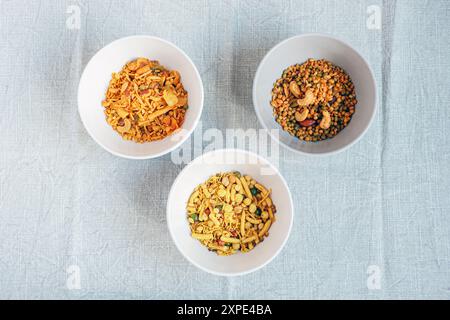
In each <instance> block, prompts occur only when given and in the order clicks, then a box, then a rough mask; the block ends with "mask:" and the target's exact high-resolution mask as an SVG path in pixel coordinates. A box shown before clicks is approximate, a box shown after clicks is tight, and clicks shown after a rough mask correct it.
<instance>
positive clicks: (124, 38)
mask: <svg viewBox="0 0 450 320" xmlns="http://www.w3.org/2000/svg"><path fill="white" fill-rule="evenodd" d="M130 39H151V40H157V41H161V42H163V43H165V44H167V45H169V46H170V47H172V48H173V49H175V50H177V51H179V52H180V53H181V55H182V56H184V58H185V59H186V60H187V61H188V62H189V63H190V64H191V66H192V67H193V68H194V73H195V76H196V77H197V79H198V81H199V85H200V109H199V111H198V114H197V115H196V117H195V119H194V123H193V126H192V128H191V129H189V130H186V134H184V135H183V136H182V138H181V139H179V141H177V143H175V144H174V145H173V146H172V147H170V148H168V149H166V150H163V151H161V152H158V153H156V154H153V155H142V156H132V155H126V154H123V153H120V152H116V151H113V150H111V149H110V148H108V147H107V146H105V145H103V144H102V143H100V141H99V140H98V139H97V138H96V137H95V135H94V134H93V133H92V132H91V130H90V129H89V128H88V126H87V125H86V123H85V122H84V119H83V116H82V113H81V108H80V97H81V89H80V88H81V83H82V82H83V81H84V80H85V77H86V70H87V69H88V67H90V66H91V64H92V63H93V60H94V58H95V57H97V56H98V55H99V54H101V53H103V51H106V50H107V49H109V47H111V46H113V45H114V44H116V43H118V42H121V41H126V40H130ZM204 99H205V94H204V88H203V81H202V77H201V76H200V73H199V72H198V69H197V67H196V65H195V64H194V62H193V61H192V59H191V58H190V57H189V56H188V55H187V54H186V53H185V52H184V51H183V50H182V49H180V48H179V47H178V46H176V45H175V44H173V43H172V42H170V41H168V40H165V39H162V38H159V37H156V36H150V35H132V36H126V37H122V38H119V39H116V40H114V41H112V42H110V43H108V44H107V45H105V46H104V47H102V48H101V49H100V50H98V51H97V52H96V53H95V54H94V55H93V56H92V57H91V58H90V59H89V62H88V63H87V64H86V66H85V67H84V69H83V72H82V74H81V77H80V80H79V82H78V92H77V104H78V115H79V117H80V119H81V122H82V123H83V126H84V128H85V129H86V131H87V132H88V134H89V136H90V137H91V138H92V140H94V141H95V142H96V143H97V144H98V145H99V146H101V147H102V148H103V149H104V150H106V151H108V152H109V153H111V154H113V155H115V156H117V157H121V158H125V159H130V160H146V159H154V158H158V157H161V156H163V155H166V154H168V153H170V152H172V151H174V150H175V149H177V148H178V147H180V146H181V145H182V144H183V143H184V142H185V141H186V140H187V139H188V138H189V137H190V136H191V134H192V132H194V130H195V128H197V125H198V122H199V121H200V118H201V115H202V113H203V105H204ZM167 138H169V137H166V139H167ZM149 143H151V142H149Z"/></svg>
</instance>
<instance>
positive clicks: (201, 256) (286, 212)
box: [167, 149, 294, 276]
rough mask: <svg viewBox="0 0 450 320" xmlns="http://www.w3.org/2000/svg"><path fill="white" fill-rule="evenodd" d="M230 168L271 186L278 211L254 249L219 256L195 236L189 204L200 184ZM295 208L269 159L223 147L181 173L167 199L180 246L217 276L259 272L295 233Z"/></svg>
mask: <svg viewBox="0 0 450 320" xmlns="http://www.w3.org/2000/svg"><path fill="white" fill-rule="evenodd" d="M227 171H240V172H241V173H244V174H248V175H250V176H252V177H253V178H254V179H255V180H257V181H259V182H260V183H262V184H263V185H264V186H266V187H267V188H271V189H272V200H273V203H274V205H275V206H276V208H277V213H276V214H275V216H276V221H275V223H274V224H273V225H272V226H271V228H270V230H269V236H268V237H267V238H265V239H264V241H263V242H261V243H260V244H258V245H257V246H256V247H255V248H254V249H253V250H252V251H250V252H248V253H240V252H238V253H236V254H234V255H231V256H218V255H217V254H216V253H214V252H210V251H208V249H207V248H206V247H205V246H203V245H202V244H201V243H200V242H199V241H198V240H196V239H194V238H192V237H191V232H190V229H189V223H188V221H187V218H186V204H187V201H188V199H189V196H190V195H191V193H192V191H193V190H194V188H195V187H196V186H197V185H199V184H201V183H203V182H204V181H206V180H207V179H208V178H209V177H210V176H212V175H214V174H216V173H219V172H227ZM293 211H294V209H293V203H292V197H291V193H290V191H289V188H288V186H287V184H286V181H285V180H284V179H283V177H282V176H281V174H280V173H279V171H278V170H277V169H276V168H275V167H274V166H273V165H272V164H271V163H269V161H267V160H266V159H264V158H262V157H260V156H258V155H256V154H254V153H251V152H247V151H243V150H237V149H223V150H217V151H211V152H208V153H205V154H203V155H202V156H200V157H198V158H196V159H195V160H194V161H192V162H191V163H190V164H189V165H187V166H186V167H185V168H184V169H183V171H181V173H180V174H179V175H178V177H177V178H176V180H175V182H174V183H173V185H172V188H171V190H170V193H169V198H168V200H167V224H168V227H169V232H170V235H171V236H172V239H173V241H174V242H175V245H176V247H177V248H178V250H179V251H180V252H181V254H182V255H183V256H184V257H185V258H186V259H187V260H189V261H190V262H191V263H192V264H194V265H195V266H197V267H198V268H200V269H202V270H204V271H207V272H210V273H212V274H215V275H222V276H236V275H243V274H246V273H250V272H253V271H256V270H257V269H259V268H262V267H263V266H264V265H266V264H267V263H269V262H270V261H271V260H272V259H274V258H275V257H276V256H277V255H278V253H279V252H280V251H281V249H282V248H283V246H284V244H285V243H286V241H287V239H288V237H289V234H290V232H291V228H292V222H293V216H294V215H293Z"/></svg>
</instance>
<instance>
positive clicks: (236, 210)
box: [186, 172, 276, 256]
mask: <svg viewBox="0 0 450 320" xmlns="http://www.w3.org/2000/svg"><path fill="white" fill-rule="evenodd" d="M186 210H187V219H188V221H189V226H190V229H191V235H192V237H193V238H195V239H197V240H199V241H200V242H201V244H203V245H204V246H206V247H207V248H208V249H209V250H210V251H214V252H216V253H217V254H218V255H222V256H227V255H231V254H234V253H237V252H239V251H240V252H248V251H250V250H252V249H253V248H254V247H255V246H256V245H258V244H259V243H261V242H262V241H263V240H264V238H265V237H267V236H268V235H269V229H270V227H271V226H272V224H273V223H274V222H275V213H276V208H275V206H274V204H273V203H272V199H271V190H270V189H267V188H266V187H264V186H263V185H262V184H260V183H258V182H257V181H256V180H254V179H253V178H252V177H250V176H248V175H241V173H239V172H225V173H218V174H216V175H214V176H211V177H210V178H209V179H208V180H207V181H205V182H204V183H202V184H200V185H199V186H197V187H196V188H195V189H194V191H193V192H192V194H191V196H190V197H189V200H188V204H187V208H186Z"/></svg>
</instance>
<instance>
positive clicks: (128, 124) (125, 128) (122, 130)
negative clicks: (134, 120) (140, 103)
mask: <svg viewBox="0 0 450 320" xmlns="http://www.w3.org/2000/svg"><path fill="white" fill-rule="evenodd" d="M123 122H124V125H123V126H122V127H117V131H119V132H120V133H126V132H128V131H130V129H131V121H130V120H129V119H124V120H123Z"/></svg>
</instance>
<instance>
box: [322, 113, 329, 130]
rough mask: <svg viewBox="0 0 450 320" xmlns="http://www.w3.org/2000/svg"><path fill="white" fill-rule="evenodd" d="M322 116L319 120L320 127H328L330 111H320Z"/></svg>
mask: <svg viewBox="0 0 450 320" xmlns="http://www.w3.org/2000/svg"><path fill="white" fill-rule="evenodd" d="M322 115H323V118H322V120H321V121H320V127H321V128H322V129H328V128H329V127H330V125H331V116H330V113H329V112H328V111H326V110H324V111H323V112H322Z"/></svg>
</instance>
